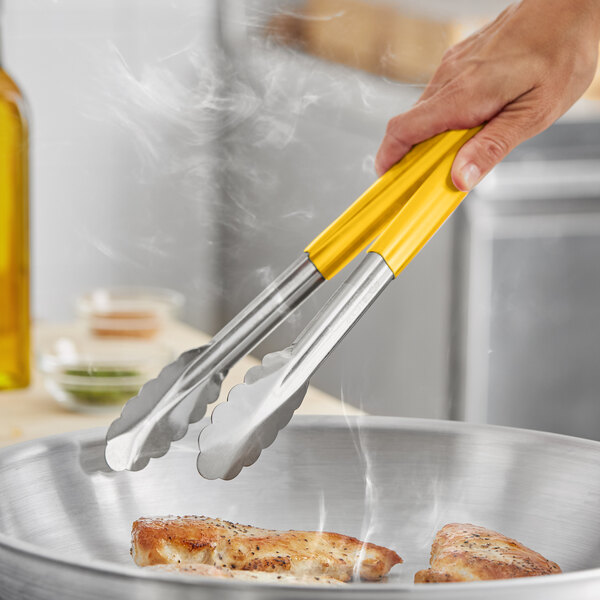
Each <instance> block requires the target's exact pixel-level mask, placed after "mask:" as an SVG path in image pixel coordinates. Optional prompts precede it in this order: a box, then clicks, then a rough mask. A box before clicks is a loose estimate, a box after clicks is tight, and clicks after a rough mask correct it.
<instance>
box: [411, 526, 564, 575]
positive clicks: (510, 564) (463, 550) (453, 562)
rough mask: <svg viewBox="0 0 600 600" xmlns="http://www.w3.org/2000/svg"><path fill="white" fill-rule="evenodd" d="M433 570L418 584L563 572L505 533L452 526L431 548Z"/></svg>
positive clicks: (438, 536)
mask: <svg viewBox="0 0 600 600" xmlns="http://www.w3.org/2000/svg"><path fill="white" fill-rule="evenodd" d="M429 562H430V564H431V568H430V569H425V570H423V571H418V572H417V573H416V574H415V583H444V582H451V581H483V580H485V579H511V578H513V577H532V576H535V575H550V574H552V573H562V571H561V570H560V567H559V566H558V565H557V564H556V563H553V562H552V561H549V560H548V559H546V558H544V557H543V556H542V555H541V554H538V553H537V552H534V551H533V550H530V549H529V548H527V547H526V546H523V544H520V543H519V542H517V541H516V540H513V539H511V538H508V537H506V536H505V535H502V534H501V533H497V532H496V531H492V530H491V529H486V528H485V527H479V526H477V525H471V524H470V523H450V524H449V525H445V526H444V527H443V528H442V529H440V531H438V533H437V535H436V536H435V540H434V541H433V545H432V546H431V560H430V561H429Z"/></svg>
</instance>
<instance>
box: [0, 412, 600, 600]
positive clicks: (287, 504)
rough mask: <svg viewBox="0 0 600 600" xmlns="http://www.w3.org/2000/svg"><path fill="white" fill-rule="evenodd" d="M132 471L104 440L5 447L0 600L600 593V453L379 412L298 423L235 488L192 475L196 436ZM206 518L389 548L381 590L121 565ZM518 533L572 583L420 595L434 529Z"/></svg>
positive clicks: (532, 436)
mask: <svg viewBox="0 0 600 600" xmlns="http://www.w3.org/2000/svg"><path fill="white" fill-rule="evenodd" d="M197 431H198V427H197V426H195V427H194V431H191V432H190V434H189V435H188V436H187V437H186V438H184V440H182V441H180V442H177V443H176V444H175V445H174V448H173V449H172V451H171V452H170V453H169V454H168V455H166V456H165V457H164V458H162V459H160V460H156V461H153V463H152V464H150V465H149V466H148V467H147V468H146V469H144V470H143V471H140V472H136V473H130V472H123V473H109V472H106V471H98V470H97V469H98V468H99V467H102V460H101V455H102V444H103V435H104V431H102V430H91V431H84V432H78V433H74V434H67V435H60V436H55V437H51V438H46V439H42V440H36V441H32V442H28V443H24V444H20V445H17V446H13V447H9V448H5V449H3V450H1V451H0V489H1V490H2V492H1V494H0V597H1V598H2V599H3V600H12V599H16V598H19V599H21V598H27V599H28V600H38V599H47V600H50V599H52V600H55V599H56V598H64V599H67V600H68V599H77V600H87V599H100V598H110V599H111V600H116V599H118V598H127V599H136V598H140V599H141V598H144V599H153V598H156V599H158V598H161V600H162V599H164V598H169V599H171V598H175V599H184V598H194V599H196V600H202V599H204V598H206V599H208V598H211V599H214V598H253V599H254V598H256V599H258V598H261V599H262V598H267V599H271V598H306V597H314V598H321V597H322V598H330V597H331V598H333V597H335V598H353V599H359V598H365V599H367V598H368V599H370V598H373V597H380V598H395V599H405V598H419V599H420V600H428V599H437V598H440V599H448V600H449V599H453V600H459V599H460V600H468V599H470V598H482V597H485V598H486V599H490V600H496V599H500V598H524V597H526V598H528V599H531V600H535V599H538V598H539V599H543V600H552V599H553V598H561V600H562V599H564V598H577V599H578V600H586V599H590V600H591V599H592V598H593V599H594V600H596V599H597V598H598V597H600V568H598V561H599V559H598V556H599V555H600V517H599V516H598V509H597V508H598V506H599V505H600V443H597V442H592V441H586V440H580V439H575V438H569V437H563V436H558V435H554V434H546V433H539V432H532V431H523V430H516V429H508V428H500V427H491V426H476V425H469V424H463V423H454V422H443V421H427V420H411V419H400V418H382V417H359V418H348V419H346V418H344V417H296V418H294V419H293V421H292V423H291V424H290V426H289V427H287V428H286V429H285V430H284V431H282V433H281V435H280V436H279V437H278V438H277V440H276V442H275V444H274V445H273V446H272V447H270V448H269V449H268V450H266V451H265V452H264V453H263V454H262V456H261V459H260V460H259V461H258V462H257V463H256V465H254V466H253V467H251V468H249V469H246V470H245V471H244V472H242V473H241V474H240V475H239V476H238V477H237V478H236V479H235V480H233V481H227V482H225V481H207V480H204V479H202V478H201V477H199V476H198V475H197V473H196V466H195V456H196V449H197V446H196V434H197ZM166 514H179V515H183V514H205V515H210V516H216V517H222V518H226V519H231V520H235V521H239V522H242V523H251V524H254V525H257V526H262V527H273V528H282V529H289V528H294V529H319V528H322V529H324V530H330V531H338V532H341V533H345V534H350V535H355V536H357V537H361V538H363V539H366V540H369V541H373V542H375V543H379V544H383V545H386V546H389V547H391V548H393V549H395V550H396V551H397V552H398V553H399V554H400V555H401V556H402V557H403V558H404V559H405V563H404V564H403V565H399V566H397V567H395V569H394V570H393V571H392V574H391V576H390V578H389V581H388V582H386V583H381V584H364V583H356V584H348V585H346V586H342V587H341V589H337V588H335V589H332V588H311V589H310V590H309V589H307V588H299V587H278V586H274V585H266V584H256V585H254V584H252V585H251V584H249V583H241V582H228V581H211V580H208V579H195V578H191V577H189V576H182V575H179V576H177V575H166V574H158V573H151V572H147V571H145V570H143V569H140V568H138V567H136V566H135V565H134V564H133V562H132V560H131V557H130V556H129V552H128V550H129V534H130V527H131V523H132V521H133V520H134V519H136V518H137V517H139V516H142V515H145V516H151V515H166ZM452 521H458V522H472V523H476V524H480V525H484V526H487V527H490V528H492V529H496V530H498V531H500V532H502V533H504V534H506V535H509V536H512V537H515V538H517V539H518V540H520V541H521V542H523V543H524V544H526V545H528V546H530V547H532V548H533V549H535V550H537V551H539V552H541V553H542V554H544V555H545V556H546V557H548V558H549V559H551V560H554V561H556V562H558V563H559V564H560V565H561V567H562V568H563V570H564V571H565V574H563V575H553V576H546V577H535V578H527V579H515V580H507V581H500V582H481V583H468V584H436V585H420V586H415V585H413V584H412V583H411V581H412V577H413V575H414V572H415V571H416V570H418V569H420V568H423V567H425V566H426V565H427V564H428V560H429V550H430V546H431V542H432V539H433V536H434V534H435V532H436V531H437V529H438V528H440V527H441V526H442V525H443V524H445V523H448V522H452Z"/></svg>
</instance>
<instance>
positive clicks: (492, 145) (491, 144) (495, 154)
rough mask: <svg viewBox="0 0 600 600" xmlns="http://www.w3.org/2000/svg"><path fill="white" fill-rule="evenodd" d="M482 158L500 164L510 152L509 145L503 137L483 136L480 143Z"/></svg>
mask: <svg viewBox="0 0 600 600" xmlns="http://www.w3.org/2000/svg"><path fill="white" fill-rule="evenodd" d="M480 144H481V148H482V150H483V153H484V156H487V157H489V158H490V159H491V160H492V161H493V162H494V163H497V162H500V161H501V160H502V159H503V158H504V157H505V156H506V155H507V154H508V153H509V151H510V147H511V145H510V143H509V141H508V139H507V138H506V137H504V136H501V135H498V134H495V135H494V136H484V137H483V139H482V140H481V141H480Z"/></svg>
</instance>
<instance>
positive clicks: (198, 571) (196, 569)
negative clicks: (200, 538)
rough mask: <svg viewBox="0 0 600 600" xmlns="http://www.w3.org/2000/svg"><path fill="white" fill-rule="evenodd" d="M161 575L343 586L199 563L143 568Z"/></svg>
mask: <svg viewBox="0 0 600 600" xmlns="http://www.w3.org/2000/svg"><path fill="white" fill-rule="evenodd" d="M144 568H145V569H151V570H153V571H160V572H163V573H183V574H184V575H193V576H195V577H217V578H222V579H241V580H242V581H258V582H260V583H280V584H287V585H344V583H343V582H342V581H340V580H339V579H334V578H333V577H324V576H318V575H313V576H304V577H297V576H296V575H288V574H287V573H271V572H270V571H237V570H234V569H226V568H224V567H213V566H212V565H204V564H201V563H193V564H190V563H182V564H176V565H154V566H151V567H144Z"/></svg>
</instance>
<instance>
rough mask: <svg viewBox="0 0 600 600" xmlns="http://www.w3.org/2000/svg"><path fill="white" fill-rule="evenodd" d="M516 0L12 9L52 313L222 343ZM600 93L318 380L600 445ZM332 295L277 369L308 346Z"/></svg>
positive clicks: (9, 57)
mask: <svg viewBox="0 0 600 600" xmlns="http://www.w3.org/2000/svg"><path fill="white" fill-rule="evenodd" d="M507 5H508V2H505V1H504V0H461V1H454V2H451V3H449V2H447V1H445V0H412V1H409V0H397V1H395V2H394V1H392V0H385V1H384V0H381V1H379V0H372V1H370V2H369V1H367V0H297V1H271V0H246V1H243V0H86V1H85V2H82V1H81V0H5V1H4V16H3V26H2V46H3V62H4V65H5V68H6V70H7V71H8V72H9V73H10V74H11V75H12V76H13V77H14V78H15V80H16V81H17V82H18V84H19V85H20V87H21V89H22V90H23V91H24V93H25V95H26V97H27V100H28V103H29V107H30V123H31V199H32V213H31V214H32V225H31V227H32V229H31V232H32V294H33V295H32V311H33V316H34V318H35V319H36V320H37V321H45V322H61V321H68V320H69V319H71V318H72V317H73V314H74V302H75V298H76V297H78V296H80V295H81V294H82V293H84V292H86V291H89V290H90V289H94V288H98V287H102V286H108V287H111V286H119V285H139V286H153V287H161V288H170V289H173V290H175V291H178V292H180V293H182V294H183V295H184V296H185V300H186V304H185V312H184V314H183V319H184V320H185V321H186V322H187V323H189V324H190V325H193V326H194V327H197V328H199V329H201V330H203V331H205V332H207V333H209V334H213V333H215V332H217V331H218V330H219V329H220V328H221V327H222V326H223V325H224V324H225V323H226V322H227V321H228V319H229V318H231V317H232V316H233V315H234V314H235V313H236V312H237V311H238V310H239V309H240V308H242V307H243V306H244V305H245V304H246V303H247V302H248V301H249V300H250V299H252V298H253V297H254V296H255V295H256V293H257V292H258V291H260V290H261V289H262V288H263V287H264V286H265V285H267V284H268V283H269V282H270V281H271V280H272V279H273V278H274V277H275V276H276V275H278V274H279V272H280V271H282V270H283V269H284V268H285V267H286V266H287V265H288V264H289V263H290V262H291V261H292V260H293V259H294V258H295V257H296V256H298V255H299V254H300V253H301V252H302V250H303V249H304V247H305V246H306V244H307V243H308V242H309V241H310V240H311V239H312V238H313V237H314V236H315V235H316V234H317V233H318V232H319V231H320V230H321V229H322V228H323V227H324V226H325V225H327V224H328V223H329V222H330V221H331V220H332V219H333V218H335V217H336V216H337V215H338V214H339V213H340V212H342V211H343V210H344V209H345V208H346V207H347V206H348V205H349V204H350V203H351V202H352V201H354V199H355V198H356V197H357V196H358V195H359V194H360V193H361V192H362V191H363V190H364V189H365V188H366V187H367V186H368V185H370V183H372V182H373V181H374V179H375V175H374V169H373V162H374V155H375V152H376V150H377V148H378V146H379V143H380V140H381V138H382V136H383V132H384V130H385V125H386V123H387V121H388V119H389V118H391V117H392V116H394V115H395V114H397V113H399V112H401V111H403V110H405V109H407V108H408V107H409V106H410V105H411V104H412V103H414V102H415V100H416V99H417V98H418V96H419V95H420V92H421V91H422V89H423V85H424V83H425V82H426V81H427V80H428V78H429V76H430V75H431V74H432V72H433V70H434V69H435V66H436V65H437V64H438V63H439V60H440V58H441V55H442V53H443V52H444V50H445V49H446V48H447V47H449V46H450V45H452V44H453V43H455V42H456V41H458V40H460V39H462V38H463V37H465V36H466V35H468V34H469V33H471V32H472V31H474V30H475V29H477V28H478V27H480V26H481V25H482V24H483V23H485V22H487V21H488V20H490V19H492V18H493V17H494V16H495V15H497V14H498V13H499V12H500V11H501V10H502V9H503V8H504V7H505V6H507ZM599 165H600V84H598V80H596V82H595V83H594V84H592V87H591V88H590V90H589V91H588V93H587V94H586V97H584V98H583V99H582V100H581V101H579V102H578V103H577V105H576V106H575V107H574V108H573V109H572V110H571V111H570V112H569V113H568V114H567V115H566V117H564V118H563V119H562V120H561V122H559V123H558V124H556V125H555V126H553V127H552V128H551V129H550V130H549V131H548V132H546V133H544V134H542V135H540V136H538V137H537V138H535V139H534V140H532V141H531V142H529V143H527V144H525V145H523V146H522V147H521V148H519V149H518V150H517V151H515V152H514V153H513V154H512V155H511V156H510V157H509V159H507V160H506V161H505V162H504V163H503V164H502V165H500V167H498V168H497V169H496V170H495V172H494V173H493V174H492V175H490V176H489V177H488V178H487V179H486V180H485V181H484V182H483V183H482V184H481V185H480V186H479V188H478V189H477V191H476V192H474V193H473V194H471V195H470V196H469V197H468V199H467V201H465V203H464V204H463V206H461V208H460V209H459V210H458V211H457V213H455V215H454V216H453V217H452V218H451V219H450V220H449V221H448V222H447V223H446V225H445V226H444V227H443V228H442V230H441V231H439V232H438V234H437V235H436V236H435V237H434V239H433V240H432V241H431V242H430V243H429V244H428V245H427V247H426V248H425V249H424V250H423V251H422V252H421V253H420V254H419V256H418V257H417V258H416V259H415V260H414V261H413V262H412V263H411V265H410V266H409V267H408V268H407V269H406V271H405V272H404V273H403V274H402V276H401V277H400V278H399V280H398V281H397V282H395V284H394V285H393V286H391V287H390V288H389V290H388V291H387V292H386V294H385V295H384V296H383V297H382V298H381V299H380V300H379V301H378V302H377V303H376V305H375V306H374V307H373V308H372V310H371V311H370V312H369V313H368V314H367V315H366V316H365V318H364V319H363V320H362V321H361V322H360V323H359V324H358V325H357V327H356V328H355V329H354V330H353V331H352V332H351V333H350V335H348V337H347V338H346V339H345V340H344V342H343V344H342V345H341V346H340V347H339V348H338V350H337V351H336V352H335V354H334V355H333V356H332V357H331V358H330V359H329V360H328V361H327V362H326V363H325V364H324V365H323V366H322V367H321V369H320V370H319V371H318V372H317V373H316V375H315V377H314V378H313V383H314V384H315V385H317V386H318V387H320V388H322V389H323V390H325V391H327V392H329V393H330V394H332V395H333V396H336V397H339V398H342V399H343V400H344V401H345V402H347V403H349V404H351V405H354V406H356V407H360V408H362V409H363V410H365V411H367V412H369V413H372V414H384V415H402V416H419V417H435V418H458V419H466V420H471V421H477V422H489V423H498V424H505V425H516V426H522V427H531V428H536V429H545V430H549V431H556V432H561V433H567V434H573V435H580V436H584V437H591V438H595V439H600V260H599V258H600V168H599ZM338 283H339V282H333V285H332V284H327V285H326V286H325V289H322V290H320V292H319V294H317V295H315V296H314V297H313V298H311V299H310V300H309V301H308V302H307V303H306V304H305V305H304V306H303V307H302V309H301V310H300V311H299V312H298V313H297V314H296V315H294V316H293V317H292V318H291V319H290V320H289V321H288V322H287V323H286V324H284V325H283V326H282V327H281V328H280V329H279V330H278V331H277V332H276V333H275V334H274V335H272V336H271V337H270V338H269V340H268V341H267V342H265V343H264V344H263V345H262V346H261V347H260V348H259V349H258V350H257V351H256V352H255V353H256V354H257V355H261V354H263V353H264V352H266V351H269V350H275V349H279V348H280V347H282V346H285V345H287V344H288V343H289V342H290V341H291V340H292V339H293V338H294V336H295V335H296V334H297V333H298V332H299V331H300V330H301V328H302V326H303V324H305V323H306V322H307V320H308V319H310V318H311V317H312V316H313V315H314V314H315V312H316V311H317V310H318V308H319V307H320V306H321V305H322V303H323V302H324V301H325V299H326V298H327V297H328V295H329V294H330V293H331V292H332V291H333V289H334V287H333V286H336V285H337V284H338Z"/></svg>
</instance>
